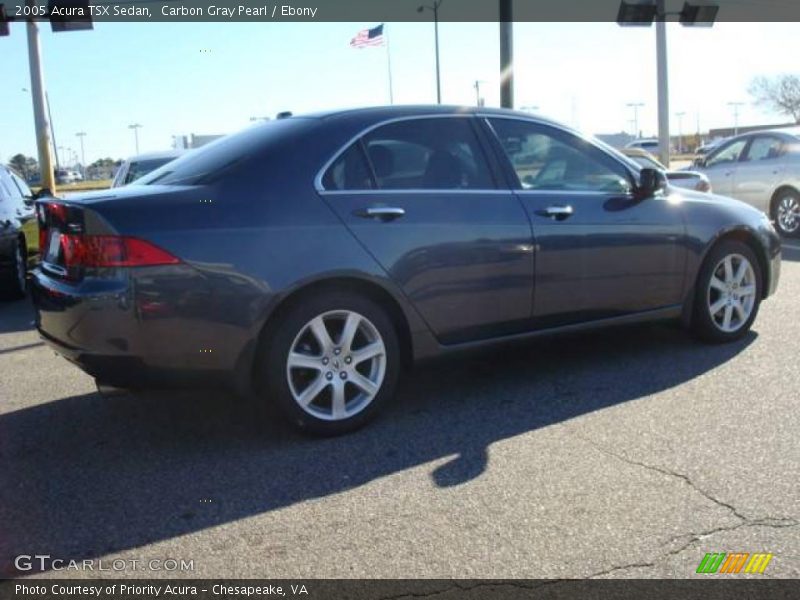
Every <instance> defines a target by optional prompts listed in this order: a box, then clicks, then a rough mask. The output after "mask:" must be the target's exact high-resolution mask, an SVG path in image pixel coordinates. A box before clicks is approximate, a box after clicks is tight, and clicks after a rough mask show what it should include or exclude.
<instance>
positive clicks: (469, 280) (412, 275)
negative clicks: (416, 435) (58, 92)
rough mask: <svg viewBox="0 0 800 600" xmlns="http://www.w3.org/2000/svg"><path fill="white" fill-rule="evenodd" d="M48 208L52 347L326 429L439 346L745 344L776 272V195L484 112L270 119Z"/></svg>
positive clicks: (42, 299)
mask: <svg viewBox="0 0 800 600" xmlns="http://www.w3.org/2000/svg"><path fill="white" fill-rule="evenodd" d="M37 213H38V219H39V225H40V227H41V229H42V232H43V233H42V238H43V240H45V242H46V243H45V246H44V248H43V250H42V253H43V257H44V258H43V262H42V265H41V267H40V268H39V269H37V270H36V271H35V272H34V274H33V286H32V287H33V298H34V303H35V305H36V308H37V325H38V327H39V330H40V332H41V334H42V336H43V338H44V339H45V340H46V341H47V342H49V343H50V344H51V345H52V346H53V347H54V348H55V349H56V350H57V351H58V352H60V353H61V354H63V355H64V356H66V357H67V358H68V359H69V360H71V361H72V362H74V363H75V364H76V365H78V366H79V367H80V368H82V369H83V370H85V371H86V372H87V373H89V374H91V375H93V376H94V377H95V378H97V380H98V382H99V383H102V384H106V385H111V386H116V387H125V388H140V387H148V386H165V385H193V386H194V385H207V384H209V383H218V384H223V385H228V386H232V387H233V388H235V389H237V390H240V391H243V392H256V394H257V395H258V397H260V398H261V399H262V400H261V401H262V402H263V404H264V405H271V406H275V407H278V408H279V409H280V410H281V412H282V413H283V414H284V415H285V416H286V417H288V419H289V420H290V421H291V422H292V423H293V424H295V425H296V426H299V427H301V428H304V429H306V430H308V431H313V432H316V433H323V434H332V433H340V432H344V431H347V430H351V429H353V428H355V427H357V426H359V425H362V424H363V423H365V422H366V421H367V420H369V419H370V418H371V417H373V416H374V415H375V414H376V413H377V412H378V411H379V410H380V409H381V408H382V407H383V406H384V405H385V404H386V403H387V402H388V401H389V400H390V399H391V397H392V395H393V394H394V391H395V388H396V385H397V381H398V377H399V375H400V373H401V371H402V370H403V369H404V368H405V367H407V366H409V365H410V364H411V363H412V362H413V361H415V360H419V359H422V358H427V357H432V356H436V355H440V354H443V353H446V352H451V351H456V350H461V349H465V348H473V347H476V346H481V345H488V344H491V343H495V342H502V341H507V340H518V339H522V338H528V337H532V336H537V335H542V334H552V333H558V332H564V331H575V330H578V329H584V328H590V327H597V326H604V325H615V324H622V323H632V322H638V321H646V320H653V319H676V320H682V321H683V323H684V324H685V325H686V326H687V327H691V329H692V330H693V331H694V332H695V333H696V334H697V335H698V336H699V337H701V338H702V339H704V340H707V341H711V342H727V341H731V340H735V339H737V338H740V337H741V336H742V335H744V334H745V333H746V332H747V331H748V329H749V328H750V326H751V325H752V323H753V320H754V319H755V318H756V314H757V312H758V308H759V303H760V302H761V300H762V299H764V298H766V297H767V296H769V295H770V294H772V293H773V292H774V291H775V289H776V286H777V284H778V277H779V267H780V240H779V237H778V236H777V235H776V233H775V231H774V230H773V227H772V225H771V224H770V222H769V220H768V219H767V217H766V216H764V215H763V213H760V212H759V211H757V210H755V209H753V208H751V207H749V206H747V205H745V204H742V203H740V202H737V201H734V200H730V199H727V198H721V197H717V196H713V195H710V194H699V193H695V192H691V191H688V190H683V189H680V190H679V189H673V188H670V187H668V185H667V183H666V181H665V179H664V176H663V174H661V173H660V172H658V171H656V170H653V169H647V168H641V167H640V166H639V165H637V164H636V163H634V162H632V161H630V160H628V159H627V158H625V157H624V156H622V155H621V154H619V153H617V152H616V151H614V150H612V149H610V148H608V147H606V146H603V145H602V144H600V143H599V142H596V141H594V140H591V139H587V138H585V137H582V136H581V135H580V134H578V133H576V132H575V131H572V130H570V129H568V128H566V127H564V126H561V125H559V124H557V123H553V122H551V121H547V120H544V119H541V118H538V117H532V116H531V115H529V114H525V113H516V112H511V111H503V110H490V109H484V108H481V109H471V108H452V107H450V108H448V107H428V106H425V107H393V108H373V109H362V110H352V111H342V112H335V113H328V114H320V115H312V116H308V117H291V118H287V119H282V120H278V121H273V122H269V123H265V124H263V125H261V126H258V127H254V128H250V129H247V130H246V131H243V132H241V133H239V134H236V135H233V136H230V137H227V138H224V139H222V140H219V141H217V142H215V143H213V144H211V145H209V146H206V147H204V148H202V149H200V150H198V151H196V152H193V153H191V154H188V155H186V156H183V157H181V158H180V159H178V160H176V161H174V162H172V163H170V164H169V165H167V166H165V167H162V168H161V169H159V170H157V171H154V172H153V173H151V174H150V175H148V176H146V177H145V178H143V179H141V180H139V182H137V183H136V184H134V185H131V186H128V187H126V188H120V189H117V190H112V191H107V192H101V193H93V194H87V195H84V196H79V197H71V198H69V200H65V201H55V200H52V199H51V200H48V201H40V202H39V203H38V205H37Z"/></svg>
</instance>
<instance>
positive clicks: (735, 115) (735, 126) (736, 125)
mask: <svg viewBox="0 0 800 600" xmlns="http://www.w3.org/2000/svg"><path fill="white" fill-rule="evenodd" d="M728 106H732V107H733V135H739V107H740V106H744V102H728Z"/></svg>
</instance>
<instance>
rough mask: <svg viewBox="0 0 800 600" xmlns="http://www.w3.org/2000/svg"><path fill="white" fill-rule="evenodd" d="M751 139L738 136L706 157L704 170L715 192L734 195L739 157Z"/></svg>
mask: <svg viewBox="0 0 800 600" xmlns="http://www.w3.org/2000/svg"><path fill="white" fill-rule="evenodd" d="M749 141H750V138H749V137H742V138H737V139H735V140H732V141H730V142H728V143H727V144H723V145H722V146H720V147H719V148H717V149H716V150H715V151H714V152H712V153H711V154H710V155H709V156H708V158H706V162H705V166H704V167H703V168H702V172H703V173H705V174H706V175H707V176H708V179H709V180H710V181H711V189H713V190H714V193H715V194H719V195H720V196H734V186H735V181H736V171H737V167H738V165H739V158H740V157H741V155H742V153H743V152H744V149H745V147H746V146H747V143H748V142H749Z"/></svg>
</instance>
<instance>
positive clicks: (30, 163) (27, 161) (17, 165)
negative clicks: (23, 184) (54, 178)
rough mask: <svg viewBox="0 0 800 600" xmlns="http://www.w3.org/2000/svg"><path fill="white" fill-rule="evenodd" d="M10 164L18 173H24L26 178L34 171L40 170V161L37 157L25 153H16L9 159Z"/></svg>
mask: <svg viewBox="0 0 800 600" xmlns="http://www.w3.org/2000/svg"><path fill="white" fill-rule="evenodd" d="M8 166H9V167H11V168H12V169H14V170H15V171H16V172H17V173H19V174H20V175H22V176H23V177H24V178H25V179H28V178H30V177H31V176H32V175H33V174H34V173H36V172H37V171H38V170H39V163H37V162H36V159H35V158H31V157H30V156H25V155H24V154H15V155H14V156H12V157H11V160H9V161H8Z"/></svg>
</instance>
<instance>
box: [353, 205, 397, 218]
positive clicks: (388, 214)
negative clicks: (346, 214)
mask: <svg viewBox="0 0 800 600" xmlns="http://www.w3.org/2000/svg"><path fill="white" fill-rule="evenodd" d="M353 214H354V215H355V216H357V217H362V218H364V219H378V220H379V221H394V220H395V219H399V218H400V217H403V216H405V214H406V211H405V209H403V208H400V207H396V206H369V207H367V208H359V209H357V210H355V211H353Z"/></svg>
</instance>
